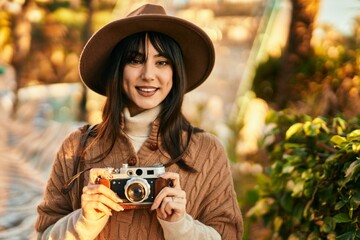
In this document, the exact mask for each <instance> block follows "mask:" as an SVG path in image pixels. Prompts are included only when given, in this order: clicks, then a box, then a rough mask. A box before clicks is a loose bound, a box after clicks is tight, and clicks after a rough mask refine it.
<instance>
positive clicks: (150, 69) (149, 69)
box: [142, 60, 155, 81]
mask: <svg viewBox="0 0 360 240" xmlns="http://www.w3.org/2000/svg"><path fill="white" fill-rule="evenodd" d="M142 79H143V80H146V81H153V80H155V66H153V65H152V64H151V63H150V62H149V61H148V60H147V61H146V62H145V63H144V66H143V71H142Z"/></svg>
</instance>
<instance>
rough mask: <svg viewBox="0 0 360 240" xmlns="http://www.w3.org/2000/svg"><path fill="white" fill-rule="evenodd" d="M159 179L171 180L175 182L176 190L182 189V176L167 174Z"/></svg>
mask: <svg viewBox="0 0 360 240" xmlns="http://www.w3.org/2000/svg"><path fill="white" fill-rule="evenodd" d="M159 177H161V178H164V179H171V180H172V182H173V185H174V188H178V189H181V186H180V176H179V174H178V173H173V172H166V173H163V174H161V175H160V176H159Z"/></svg>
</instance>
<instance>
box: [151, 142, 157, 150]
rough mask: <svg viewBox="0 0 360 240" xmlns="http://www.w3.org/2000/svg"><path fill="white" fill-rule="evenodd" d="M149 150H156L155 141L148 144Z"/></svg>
mask: <svg viewBox="0 0 360 240" xmlns="http://www.w3.org/2000/svg"><path fill="white" fill-rule="evenodd" d="M150 150H152V151H156V150H158V145H157V144H156V143H151V144H150Z"/></svg>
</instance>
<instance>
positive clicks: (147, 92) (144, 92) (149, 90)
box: [136, 87, 159, 97]
mask: <svg viewBox="0 0 360 240" xmlns="http://www.w3.org/2000/svg"><path fill="white" fill-rule="evenodd" d="M158 89H159V88H156V87H136V90H137V92H138V93H139V94H140V95H141V96H144V97H151V96H152V95H154V94H155V93H156V91H157V90H158Z"/></svg>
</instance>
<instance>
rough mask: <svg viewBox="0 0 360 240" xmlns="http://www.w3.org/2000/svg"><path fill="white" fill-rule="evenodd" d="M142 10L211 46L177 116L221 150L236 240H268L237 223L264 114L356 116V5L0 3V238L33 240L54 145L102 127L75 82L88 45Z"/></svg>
mask: <svg viewBox="0 0 360 240" xmlns="http://www.w3.org/2000/svg"><path fill="white" fill-rule="evenodd" d="M149 2H150V3H158V4H162V5H164V7H165V8H166V10H167V12H168V14H171V15H175V16H179V17H182V18H185V19H187V20H189V21H192V22H194V23H196V24H197V25H199V26H200V27H202V28H203V29H204V30H205V31H206V32H207V33H208V34H209V36H210V38H211V39H212V40H213V42H214V44H215V50H216V63H215V68H214V70H213V72H212V74H211V76H210V77H209V79H208V80H207V81H206V82H205V83H204V84H203V85H201V86H200V87H199V88H197V89H195V90H194V91H192V92H190V93H188V94H187V95H186V98H185V102H184V106H183V112H184V114H185V115H186V116H187V118H188V119H189V120H190V121H191V122H192V123H193V124H194V125H197V126H199V127H201V128H203V129H205V130H207V131H209V132H211V133H213V134H215V135H217V136H218V137H219V139H220V140H221V141H222V142H223V144H224V146H225V147H226V149H227V151H228V156H229V160H230V161H231V166H232V170H233V178H234V183H235V187H236V192H237V194H238V200H239V205H240V207H241V209H242V211H243V214H244V220H245V231H246V232H245V237H244V239H271V238H270V236H271V231H272V230H271V229H269V228H268V227H267V226H266V225H264V224H263V223H262V222H261V221H254V220H253V219H251V220H250V218H248V216H247V212H248V210H249V209H250V208H251V207H252V206H253V205H254V204H255V202H256V200H257V197H258V195H257V194H256V188H257V185H256V184H257V177H258V176H259V175H260V174H263V173H264V171H265V170H266V168H267V167H268V166H269V162H268V160H267V157H266V155H264V154H263V152H262V149H261V146H260V144H259V141H260V139H261V138H262V137H263V136H264V132H266V130H267V128H268V126H267V125H266V121H265V118H266V115H267V114H268V112H269V111H270V110H275V111H282V110H284V109H286V110H287V111H289V112H291V113H305V114H309V115H313V116H317V115H322V116H333V115H334V114H335V113H339V112H341V113H343V114H345V115H346V116H348V117H354V116H356V115H358V114H359V109H360V108H359V107H360V101H359V100H360V93H359V88H358V87H359V84H360V78H359V64H360V57H359V56H360V54H359V49H358V47H359V44H360V1H358V0H343V1H338V0H167V1H166V0H163V1H155V0H152V1H140V0H139V1H131V0H87V1H81V0H0V180H1V184H0V194H1V197H0V239H33V238H34V237H35V235H34V229H33V225H34V221H35V219H36V206H37V204H38V203H39V201H40V200H41V198H42V193H43V190H44V187H45V184H46V181H47V177H48V175H49V171H50V169H51V165H52V162H53V160H54V157H55V154H56V152H57V150H58V148H59V146H60V144H61V142H62V141H63V139H64V138H65V137H66V136H67V135H68V134H69V133H70V132H71V131H73V130H75V129H76V128H78V127H79V126H82V125H84V124H85V123H87V122H89V123H91V124H94V123H97V122H99V121H100V120H101V111H102V106H103V103H104V98H103V97H102V96H99V95H97V94H95V93H93V92H91V91H89V90H88V89H86V88H85V87H84V86H83V84H82V83H81V81H80V78H79V75H78V65H77V64H78V59H79V55H80V53H81V49H82V47H83V46H84V44H85V43H86V41H87V39H88V38H89V37H90V36H91V35H92V33H94V32H95V31H96V30H97V29H99V28H100V27H101V26H102V25H104V24H105V23H107V22H108V21H110V20H113V19H117V18H120V17H123V16H125V15H126V14H127V13H129V12H130V11H131V10H133V9H135V8H137V7H138V6H140V5H142V4H144V3H149ZM319 59H320V60H319ZM298 66H302V67H301V70H299V68H298Z"/></svg>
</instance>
